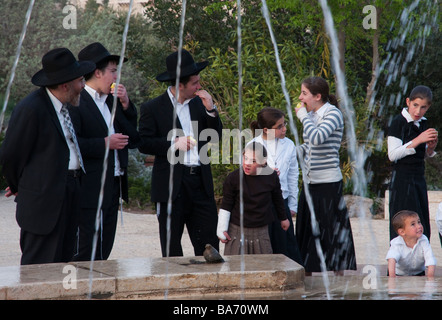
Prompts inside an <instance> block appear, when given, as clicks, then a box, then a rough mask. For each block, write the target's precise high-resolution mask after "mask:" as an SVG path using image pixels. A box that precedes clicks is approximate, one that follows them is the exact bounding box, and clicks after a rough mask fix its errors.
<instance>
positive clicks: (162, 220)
mask: <svg viewBox="0 0 442 320" xmlns="http://www.w3.org/2000/svg"><path fill="white" fill-rule="evenodd" d="M174 187H179V188H180V191H179V194H178V196H177V198H176V199H175V201H173V203H172V210H171V216H170V246H169V252H167V235H168V228H167V220H168V219H167V217H168V213H167V202H161V203H159V204H158V203H157V212H159V214H158V222H159V231H160V242H161V252H162V255H163V257H167V256H169V257H173V256H183V248H182V246H181V238H182V235H183V231H184V226H186V227H187V231H188V233H189V237H190V241H191V242H192V245H193V249H194V253H195V256H202V255H203V252H204V249H205V245H206V244H211V245H212V246H213V247H214V248H215V249H216V250H218V251H219V240H218V237H217V236H216V227H217V224H218V213H217V209H216V203H215V199H214V197H213V196H212V197H209V196H207V194H206V192H205V191H204V187H203V184H202V181H201V176H200V175H199V174H190V172H189V170H186V171H185V174H184V176H183V180H182V183H181V186H174ZM158 205H159V208H158Z"/></svg>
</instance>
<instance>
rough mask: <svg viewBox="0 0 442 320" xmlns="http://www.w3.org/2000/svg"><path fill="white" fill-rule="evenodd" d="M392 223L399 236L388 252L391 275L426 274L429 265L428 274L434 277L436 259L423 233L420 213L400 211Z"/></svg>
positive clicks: (393, 241) (392, 242) (389, 272)
mask: <svg viewBox="0 0 442 320" xmlns="http://www.w3.org/2000/svg"><path fill="white" fill-rule="evenodd" d="M392 225H393V228H394V230H395V231H396V233H397V234H398V235H399V236H397V237H396V238H394V239H393V240H391V242H390V244H391V246H390V249H389V250H388V253H387V257H386V259H387V260H388V274H389V276H390V277H395V276H424V275H425V268H426V267H427V276H428V277H434V271H435V268H436V259H435V258H434V255H433V251H432V250H431V246H430V242H429V241H428V238H427V236H426V235H424V234H423V227H422V223H421V221H420V219H419V215H418V214H417V213H416V212H414V211H409V210H402V211H399V212H398V213H396V214H395V215H394V216H393V220H392Z"/></svg>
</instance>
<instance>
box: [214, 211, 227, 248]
mask: <svg viewBox="0 0 442 320" xmlns="http://www.w3.org/2000/svg"><path fill="white" fill-rule="evenodd" d="M229 221H230V211H227V210H224V209H219V213H218V226H217V228H216V235H217V236H218V238H220V239H221V240H226V239H227V238H226V236H225V235H224V231H227V230H229Z"/></svg>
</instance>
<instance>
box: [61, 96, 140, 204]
mask: <svg viewBox="0 0 442 320" xmlns="http://www.w3.org/2000/svg"><path fill="white" fill-rule="evenodd" d="M106 104H107V106H108V107H109V110H110V111H112V106H113V96H112V95H109V96H108V98H107V100H106ZM69 114H70V116H71V119H72V123H73V124H74V128H75V131H76V133H77V139H78V144H79V145H80V150H81V155H82V157H83V162H84V166H85V170H86V175H85V176H84V177H83V178H82V188H81V189H82V193H81V207H82V208H96V207H97V205H98V197H99V193H100V188H101V176H102V173H103V160H104V155H105V152H106V144H105V142H104V138H105V137H107V136H108V134H109V132H108V127H107V125H106V122H105V120H104V118H103V116H102V114H101V112H100V110H99V109H98V107H97V105H96V104H95V101H94V100H93V99H92V97H91V96H90V94H89V93H88V92H87V91H86V90H85V89H83V91H82V92H81V97H80V106H79V107H70V109H69ZM114 128H115V132H116V133H123V134H125V135H128V136H129V145H128V146H127V147H126V148H124V149H122V150H118V159H119V161H120V166H121V168H122V169H123V170H125V174H124V176H123V177H122V195H123V199H124V200H125V201H126V202H128V185H127V170H126V169H127V166H128V147H130V148H134V147H136V146H137V145H138V142H139V135H138V131H137V109H136V108H135V106H134V105H133V104H132V103H130V106H129V108H128V109H127V110H126V111H123V108H122V105H121V103H120V101H118V103H117V109H116V113H115V119H114ZM114 152H115V151H114V150H109V155H108V163H107V171H106V180H105V186H104V198H103V203H102V207H103V208H105V207H107V206H109V205H110V203H111V195H112V186H113V180H114V170H115V156H114Z"/></svg>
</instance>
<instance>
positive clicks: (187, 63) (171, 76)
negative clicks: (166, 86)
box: [157, 49, 209, 82]
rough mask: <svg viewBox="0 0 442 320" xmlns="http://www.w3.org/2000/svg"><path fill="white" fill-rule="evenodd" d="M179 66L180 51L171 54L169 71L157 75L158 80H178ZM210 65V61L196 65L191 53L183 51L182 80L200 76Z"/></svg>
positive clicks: (168, 62)
mask: <svg viewBox="0 0 442 320" xmlns="http://www.w3.org/2000/svg"><path fill="white" fill-rule="evenodd" d="M177 64H178V51H176V52H174V53H172V54H170V55H169V56H168V57H167V58H166V66H167V71H166V72H163V73H161V74H159V75H157V80H158V81H161V82H164V81H172V80H175V79H176V66H177ZM208 64H209V62H208V61H203V62H198V63H195V61H194V60H193V57H192V55H191V54H190V53H189V51H187V50H185V49H182V51H181V73H180V78H184V77H187V76H190V75H194V74H198V73H199V72H200V71H201V70H203V69H204V68H205V67H207V65H208Z"/></svg>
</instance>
